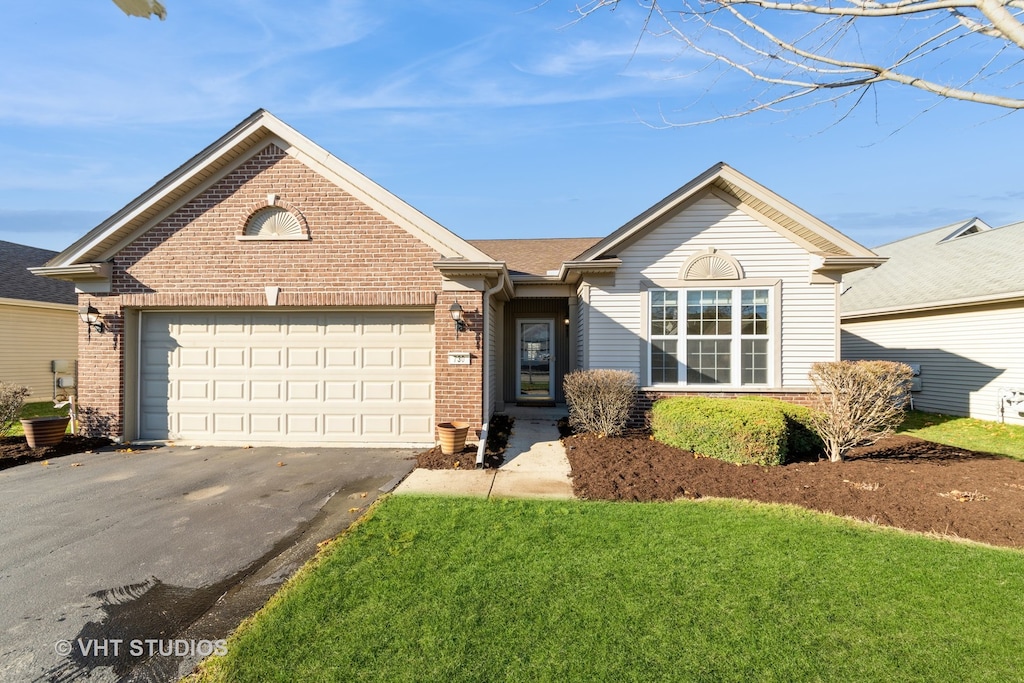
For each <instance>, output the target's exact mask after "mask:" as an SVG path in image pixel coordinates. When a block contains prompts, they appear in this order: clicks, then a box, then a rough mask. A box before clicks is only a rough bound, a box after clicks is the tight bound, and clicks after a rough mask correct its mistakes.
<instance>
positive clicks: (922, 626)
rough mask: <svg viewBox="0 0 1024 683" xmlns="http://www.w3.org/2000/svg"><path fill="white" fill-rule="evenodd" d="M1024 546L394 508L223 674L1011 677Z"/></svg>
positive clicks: (244, 677)
mask: <svg viewBox="0 0 1024 683" xmlns="http://www.w3.org/2000/svg"><path fill="white" fill-rule="evenodd" d="M1022 632H1024V554H1022V553H1019V552H1016V551H1012V550H1003V549H994V548H988V547H982V546H977V545H968V544H962V543H954V542H950V541H940V540H934V539H929V538H925V537H922V536H915V535H910V534H904V533H900V532H897V531H893V530H886V529H878V528H874V527H867V526H866V525H861V524H857V523H854V522H849V521H846V520H842V519H839V518H835V517H828V516H824V515H820V514H816V513H811V512H808V511H805V510H800V509H798V508H791V507H780V506H766V505H757V504H752V503H742V502H738V501H726V500H718V501H705V502H697V503H694V502H688V501H686V502H678V503H671V504H666V503H660V504H658V503H655V504H621V503H600V502H581V501H536V500H533V501H485V500H475V499H472V500H470V499H448V498H428V497H413V496H398V497H390V498H388V499H386V500H384V501H383V502H382V503H381V504H380V505H379V506H378V507H377V508H376V509H375V511H374V512H373V513H372V514H371V516H370V517H369V519H367V520H365V521H364V522H363V523H362V524H360V525H359V526H358V527H357V528H355V529H354V530H353V531H351V532H350V533H349V534H348V535H347V536H345V537H343V538H342V539H341V540H340V541H338V542H336V543H334V544H333V545H332V546H330V547H329V548H328V550H327V551H326V552H325V553H324V554H323V555H321V556H320V557H319V558H318V560H317V561H315V563H314V564H313V565H312V566H311V567H307V568H306V569H304V570H303V571H302V572H300V573H299V575H298V576H297V577H296V578H295V579H294V580H293V581H292V582H290V583H289V584H288V585H287V586H286V587H285V589H284V590H283V591H281V592H280V593H279V594H278V595H277V596H276V597H275V598H274V599H273V600H272V601H271V602H270V604H269V605H268V607H267V608H265V609H264V610H263V611H262V612H260V613H259V614H258V615H257V616H256V617H255V618H253V619H252V620H250V621H249V622H248V623H247V624H245V625H244V626H243V627H242V628H241V629H239V632H238V634H236V636H234V637H232V638H231V639H230V640H229V642H228V654H227V655H226V656H225V657H223V658H218V657H213V658H211V659H210V660H208V662H207V663H206V664H205V665H204V668H203V670H202V675H201V680H204V681H232V682H234V681H260V682H264V681H294V680H303V681H330V680H345V681H426V680H436V681H442V680H443V681H497V680H502V681H572V680H581V681H582V680H586V681H676V680H678V681H693V680H706V681H748V680H749V681H850V680H858V681H865V680H868V681H870V680H874V681H883V680H884V681H917V680H973V681H982V680H990V681H1007V680H1021V678H1024V663H1022V660H1021V657H1020V638H1019V634H1020V633H1022Z"/></svg>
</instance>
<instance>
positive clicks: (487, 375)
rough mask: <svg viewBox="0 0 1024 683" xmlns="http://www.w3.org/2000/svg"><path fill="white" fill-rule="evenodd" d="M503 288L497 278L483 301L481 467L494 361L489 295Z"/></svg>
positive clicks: (478, 463) (501, 279)
mask: <svg viewBox="0 0 1024 683" xmlns="http://www.w3.org/2000/svg"><path fill="white" fill-rule="evenodd" d="M504 286H505V278H504V277H499V278H498V282H497V283H496V284H495V285H494V286H493V287H491V288H490V289H488V290H485V291H484V301H483V324H484V346H483V357H484V362H483V365H484V390H483V397H484V405H483V409H484V421H483V424H482V425H481V426H480V443H479V444H477V447H476V466H477V467H483V465H484V453H485V452H486V451H487V427H488V426H489V425H490V423H491V405H492V403H493V402H492V401H491V396H490V394H491V364H492V363H493V362H494V359H493V358H491V326H490V321H489V320H488V318H489V317H490V315H491V295H492V294H497V293H498V292H499V291H501V290H502V288H504Z"/></svg>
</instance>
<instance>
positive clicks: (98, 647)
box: [53, 638, 228, 659]
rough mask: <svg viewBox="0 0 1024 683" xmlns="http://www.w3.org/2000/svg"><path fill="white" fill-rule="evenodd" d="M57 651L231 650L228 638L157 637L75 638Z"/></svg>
mask: <svg viewBox="0 0 1024 683" xmlns="http://www.w3.org/2000/svg"><path fill="white" fill-rule="evenodd" d="M53 649H54V651H55V652H56V653H57V654H58V655H60V656H61V657H76V658H78V657H81V658H83V659H90V658H94V657H104V658H106V657H122V656H125V655H127V656H128V657H155V656H157V655H159V656H161V657H195V656H196V655H198V656H200V657H209V656H210V655H216V656H218V657H223V656H224V655H226V654H227V653H228V646H227V641H226V640H158V639H156V638H146V639H144V640H143V639H141V638H136V639H132V640H125V639H123V638H103V639H100V638H76V639H75V640H58V641H57V642H56V643H54V644H53Z"/></svg>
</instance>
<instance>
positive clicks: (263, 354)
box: [249, 348, 284, 368]
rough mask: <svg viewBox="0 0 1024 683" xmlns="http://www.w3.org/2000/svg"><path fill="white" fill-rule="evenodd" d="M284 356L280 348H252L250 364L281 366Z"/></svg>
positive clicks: (266, 366)
mask: <svg viewBox="0 0 1024 683" xmlns="http://www.w3.org/2000/svg"><path fill="white" fill-rule="evenodd" d="M283 357H284V356H283V354H282V353H281V349H278V348H269V349H268V348H252V349H250V351H249V358H250V359H251V360H250V365H251V366H252V367H254V368H280V367H282V364H281V359H282V358H283Z"/></svg>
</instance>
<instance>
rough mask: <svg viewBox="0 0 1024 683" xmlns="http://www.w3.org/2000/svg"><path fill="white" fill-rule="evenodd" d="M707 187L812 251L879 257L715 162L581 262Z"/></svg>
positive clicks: (607, 252) (605, 252)
mask: <svg viewBox="0 0 1024 683" xmlns="http://www.w3.org/2000/svg"><path fill="white" fill-rule="evenodd" d="M707 192H714V193H715V194H716V195H717V196H718V197H721V198H723V199H726V200H727V201H730V203H733V205H734V206H737V207H739V208H741V209H744V210H746V211H748V212H752V213H755V214H757V215H758V216H759V217H760V218H761V219H762V220H763V221H764V222H765V223H766V224H767V225H768V226H769V227H771V228H773V229H775V230H777V231H778V232H780V233H782V234H784V235H785V236H786V237H789V238H790V239H792V240H793V241H795V242H797V243H799V244H802V245H803V246H804V248H806V249H807V250H808V251H809V252H811V253H814V254H817V255H820V256H822V257H826V258H827V257H841V258H843V259H844V260H846V259H849V258H854V259H869V260H875V261H877V255H876V254H875V253H874V252H872V251H871V250H870V249H868V248H867V247H864V246H862V245H860V244H858V243H857V242H855V241H853V240H852V239H850V238H849V237H847V236H846V235H843V234H842V233H841V232H839V231H838V230H836V229H835V228H833V227H831V226H830V225H828V224H827V223H825V222H823V221H821V220H819V219H817V218H815V217H814V216H812V215H811V214H809V213H807V212H806V211H804V210H803V209H801V208H800V207H798V206H796V205H795V204H793V203H792V202H790V201H788V200H786V199H783V198H782V197H780V196H779V195H777V194H775V193H774V192H772V191H771V190H769V189H768V188H766V187H764V186H763V185H761V184H759V183H757V182H755V181H754V180H752V179H750V178H748V177H747V176H745V175H743V174H742V173H740V172H739V171H737V170H736V169H734V168H732V167H731V166H729V165H728V164H725V163H723V162H719V163H717V164H715V165H714V166H712V167H711V168H709V169H708V170H706V171H704V172H703V173H701V174H700V175H698V176H697V177H696V178H694V179H693V180H691V181H690V182H688V183H687V184H686V185H683V186H682V187H680V188H679V189H678V190H676V191H675V192H673V193H672V194H670V195H669V196H667V197H665V198H664V199H662V200H661V201H660V202H658V203H657V204H655V205H654V206H652V207H651V208H650V209H648V210H647V211H645V212H643V213H642V214H640V215H639V216H637V217H636V218H634V219H633V220H631V221H629V222H628V223H626V224H625V225H623V226H622V227H621V228H619V229H618V230H616V231H615V232H613V233H612V234H611V235H609V236H608V237H606V238H604V239H603V240H601V241H600V242H598V243H597V244H595V245H594V246H593V247H591V248H590V249H588V250H587V251H586V252H584V253H583V254H581V255H580V256H579V258H577V259H576V261H577V262H584V261H595V260H598V259H602V258H607V257H609V256H612V255H615V254H616V252H617V251H618V250H619V249H621V248H622V247H624V246H626V245H628V244H630V243H632V242H633V241H634V240H636V239H638V238H639V237H640V236H641V235H643V234H644V233H645V232H647V231H648V230H651V229H652V228H654V227H656V226H658V225H660V224H661V223H662V222H663V221H664V220H667V219H668V218H671V217H672V216H674V215H675V214H676V213H678V212H679V211H680V210H681V209H682V208H684V207H685V206H686V205H687V204H689V203H690V202H692V201H694V200H696V199H698V198H699V197H702V196H704V195H705V193H707ZM848 265H849V264H848ZM868 265H873V263H871V262H868V263H864V266H868ZM861 267H863V266H861Z"/></svg>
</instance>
